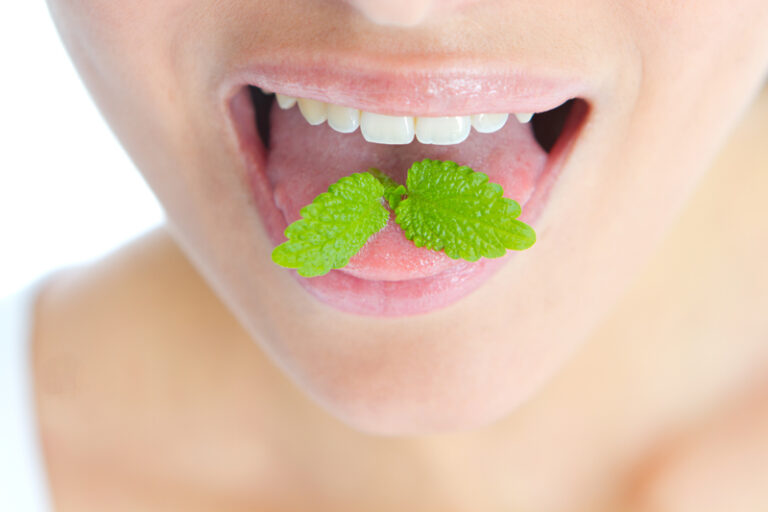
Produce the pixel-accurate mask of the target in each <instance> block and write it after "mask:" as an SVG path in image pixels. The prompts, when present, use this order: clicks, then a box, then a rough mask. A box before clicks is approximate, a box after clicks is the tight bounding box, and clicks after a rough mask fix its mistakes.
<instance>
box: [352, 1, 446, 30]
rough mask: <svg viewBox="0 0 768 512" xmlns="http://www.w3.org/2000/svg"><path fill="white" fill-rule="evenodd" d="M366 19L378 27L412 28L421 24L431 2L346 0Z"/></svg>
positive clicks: (430, 7) (430, 6) (429, 8)
mask: <svg viewBox="0 0 768 512" xmlns="http://www.w3.org/2000/svg"><path fill="white" fill-rule="evenodd" d="M347 3H349V4H350V5H351V6H352V7H354V8H355V9H356V10H358V11H359V12H360V13H362V14H363V15H364V16H365V17H366V18H368V19H369V20H371V21H372V22H374V23H376V24H379V25H394V26H399V27H412V26H414V25H418V24H419V23H421V22H423V21H424V20H425V19H426V18H427V15H428V14H429V12H430V10H431V9H432V5H433V3H434V1H433V0H347Z"/></svg>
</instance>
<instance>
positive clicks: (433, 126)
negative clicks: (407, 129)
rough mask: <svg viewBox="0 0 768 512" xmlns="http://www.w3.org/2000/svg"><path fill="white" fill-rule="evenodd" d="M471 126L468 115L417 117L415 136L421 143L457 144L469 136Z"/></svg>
mask: <svg viewBox="0 0 768 512" xmlns="http://www.w3.org/2000/svg"><path fill="white" fill-rule="evenodd" d="M471 128H472V121H470V118H469V116H451V117H419V118H417V119H416V138H417V139H418V140H419V142H421V143H422V144H440V145H447V144H458V143H459V142H463V141H464V140H465V139H466V138H467V137H469V130H470V129H471Z"/></svg>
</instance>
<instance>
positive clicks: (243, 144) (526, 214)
mask: <svg viewBox="0 0 768 512" xmlns="http://www.w3.org/2000/svg"><path fill="white" fill-rule="evenodd" d="M230 111H231V112H232V117H233V118H234V122H235V124H236V125H237V126H238V129H236V130H235V132H236V133H237V136H238V139H239V142H240V149H241V152H242V154H243V155H244V156H245V163H246V168H247V172H248V177H249V182H250V184H251V188H252V192H253V194H254V198H255V205H256V208H257V210H258V213H259V215H260V216H261V218H262V219H263V221H264V226H265V227H266V231H267V234H268V236H269V238H270V240H271V242H272V244H273V245H275V246H276V245H278V244H280V243H282V242H283V241H284V237H283V232H284V231H285V228H286V227H287V224H288V223H287V221H286V219H285V217H284V216H283V214H282V212H281V211H280V210H279V209H278V207H277V206H276V204H275V201H274V195H273V191H272V187H271V185H270V183H269V180H268V178H267V176H266V173H265V172H264V169H265V150H264V148H262V147H261V143H260V141H259V137H258V134H257V133H256V129H255V123H254V122H253V119H254V116H253V106H252V104H251V101H250V98H249V96H248V94H247V91H241V92H239V93H237V95H236V96H235V97H234V98H233V99H232V100H231V108H230ZM585 114H586V105H585V104H583V103H582V102H579V101H577V102H575V103H574V105H573V108H572V109H571V112H570V115H569V116H568V120H567V122H566V125H565V127H564V129H563V133H562V134H561V135H560V137H559V140H558V142H557V144H556V145H555V147H554V148H553V149H552V151H551V152H550V154H549V156H548V158H547V162H546V165H545V168H544V170H543V172H542V173H541V175H540V176H539V178H538V180H537V181H536V183H535V185H534V189H533V193H532V194H531V197H530V199H529V200H528V201H527V202H526V203H523V204H522V205H521V206H523V214H522V215H521V216H520V220H522V221H523V222H526V223H528V224H533V222H535V220H536V219H537V218H538V217H539V215H540V214H541V212H542V210H543V208H544V206H545V205H546V201H547V198H548V196H549V191H550V190H551V188H552V186H553V184H554V183H555V181H556V180H557V177H558V176H559V175H560V173H561V171H562V167H563V164H564V161H565V159H566V157H567V155H568V154H569V153H570V149H571V147H572V145H573V141H574V140H575V138H576V133H575V132H576V131H577V130H578V128H579V126H580V125H581V124H582V123H581V120H582V119H583V118H584V116H585ZM535 247H536V246H535V245H534V247H532V248H531V249H528V251H535ZM514 257H515V254H514V253H512V252H509V253H507V255H506V256H504V257H501V258H495V259H481V260H479V261H477V262H472V263H470V262H460V263H457V265H455V266H452V267H451V268H448V269H447V270H444V271H443V272H441V273H439V274H435V275H431V276H428V277H420V278H416V279H403V280H398V281H375V280H370V279H363V278H360V277H355V276H353V275H350V274H348V273H346V272H344V271H343V270H331V271H330V272H329V273H328V274H326V275H324V276H319V277H313V278H305V277H302V276H299V275H298V273H296V271H295V270H287V269H286V271H287V272H290V273H291V274H292V275H293V276H294V278H295V279H296V280H297V281H298V282H299V284H300V285H301V286H302V287H303V288H304V289H305V290H306V291H307V292H309V293H310V294H311V295H312V296H314V297H315V298H317V299H319V300H320V301H322V302H323V303H325V304H327V305H329V306H332V307H334V308H336V309H338V310H341V311H345V312H348V313H353V314H358V315H369V316H388V317H397V316H409V315H418V314H424V313H429V312H432V311H435V310H438V309H442V308H444V307H446V306H449V305H451V304H453V303H455V302H457V301H458V300H460V299H462V298H463V297H465V296H467V295H468V294H470V293H471V292H473V291H474V290H476V289H477V288H479V287H480V286H481V285H482V284H483V283H485V282H486V281H487V280H488V279H490V278H491V277H492V276H493V275H494V274H495V273H496V272H498V271H499V270H500V269H501V268H502V267H503V266H504V265H505V264H506V263H507V262H508V261H509V260H510V258H514Z"/></svg>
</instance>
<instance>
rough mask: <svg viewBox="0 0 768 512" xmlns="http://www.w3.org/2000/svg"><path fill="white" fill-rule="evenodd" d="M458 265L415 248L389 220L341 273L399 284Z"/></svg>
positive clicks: (436, 254)
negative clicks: (397, 282) (398, 282)
mask: <svg viewBox="0 0 768 512" xmlns="http://www.w3.org/2000/svg"><path fill="white" fill-rule="evenodd" d="M460 264H461V262H459V261H458V260H454V259H451V258H449V257H448V256H447V255H446V254H445V253H444V252H442V251H433V250H431V249H426V248H424V247H416V246H415V245H414V244H413V242H411V241H410V240H408V239H407V238H406V237H405V232H404V231H403V230H402V228H401V227H400V226H399V225H398V224H397V223H396V222H394V221H393V220H392V219H390V220H389V222H387V225H386V226H385V227H384V229H382V230H381V231H379V232H378V233H376V234H375V235H374V236H373V237H371V239H370V240H368V242H367V243H366V244H365V245H364V246H363V248H362V249H360V251H359V252H358V253H357V254H356V255H354V256H353V257H352V259H351V260H350V261H349V264H348V265H347V266H346V267H344V268H343V269H342V271H343V272H345V273H347V274H350V275H353V276H355V277H359V278H361V279H369V280H374V281H402V280H405V279H417V278H421V277H429V276H433V275H437V274H440V273H441V272H444V271H445V270H447V269H449V268H452V267H455V266H457V265H460Z"/></svg>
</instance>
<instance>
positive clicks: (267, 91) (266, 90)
mask: <svg viewBox="0 0 768 512" xmlns="http://www.w3.org/2000/svg"><path fill="white" fill-rule="evenodd" d="M259 89H260V90H261V92H262V94H272V92H273V91H270V90H269V89H265V88H263V87H259Z"/></svg>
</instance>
